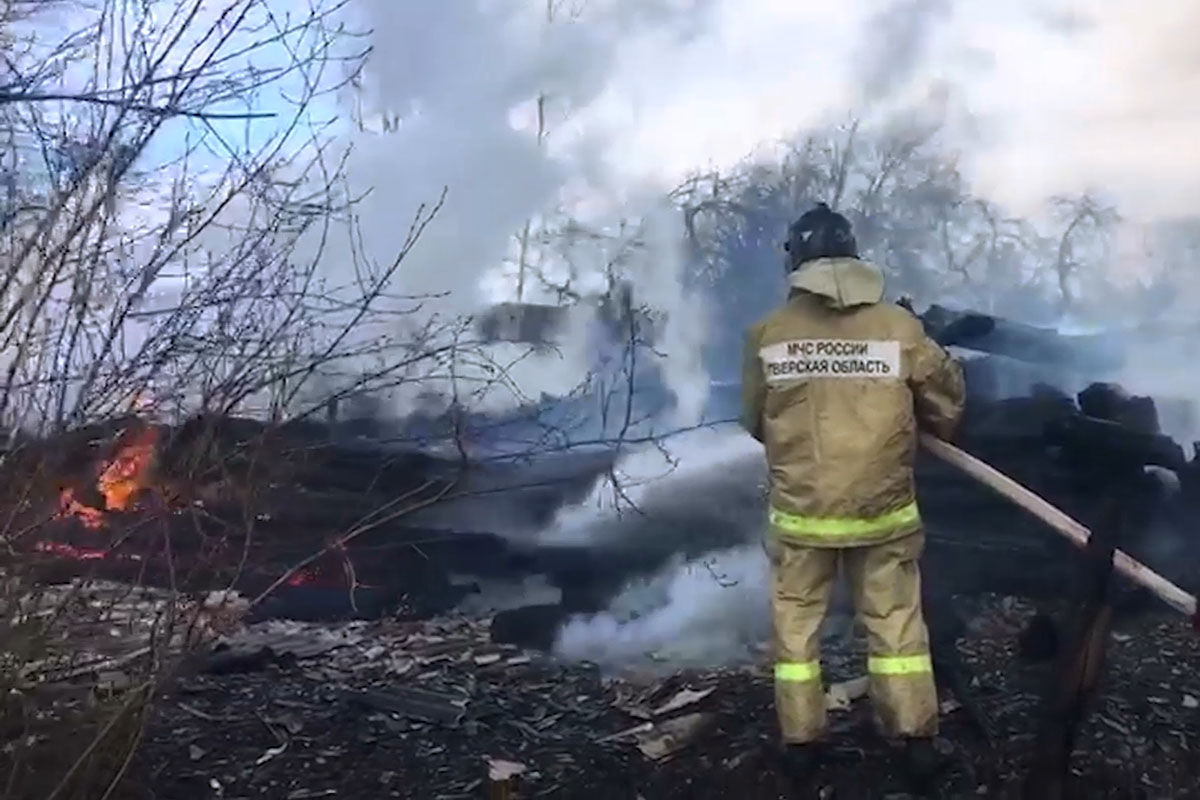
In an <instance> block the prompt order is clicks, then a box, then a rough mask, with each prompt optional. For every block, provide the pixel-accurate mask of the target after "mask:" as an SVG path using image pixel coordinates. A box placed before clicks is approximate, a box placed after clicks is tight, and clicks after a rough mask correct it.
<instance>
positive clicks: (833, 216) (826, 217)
mask: <svg viewBox="0 0 1200 800" xmlns="http://www.w3.org/2000/svg"><path fill="white" fill-rule="evenodd" d="M783 249H784V250H786V251H787V252H788V268H789V269H793V270H794V269H796V268H797V267H799V266H800V265H801V264H803V263H804V262H805V261H812V260H813V259H816V258H839V257H849V258H857V257H858V242H856V241H855V240H854V231H853V229H852V228H851V226H850V220H848V219H846V218H845V217H843V216H842V215H841V214H839V213H837V212H836V211H834V210H833V209H831V208H830V207H829V206H828V205H826V204H825V203H817V205H816V207H815V208H813V209H812V210H811V211H808V212H805V214H804V215H803V216H801V217H800V219H798V220H796V221H795V222H793V223H792V224H791V226H790V227H789V228H788V240H787V242H785V243H784V245H783Z"/></svg>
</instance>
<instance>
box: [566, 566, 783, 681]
mask: <svg viewBox="0 0 1200 800" xmlns="http://www.w3.org/2000/svg"><path fill="white" fill-rule="evenodd" d="M769 577H770V576H769V573H768V569H767V558H766V555H765V553H764V551H763V549H762V548H761V547H743V548H737V549H731V550H726V551H723V552H720V553H717V554H714V555H711V556H708V557H705V558H702V559H698V560H694V561H687V560H684V559H682V558H679V559H676V560H675V562H674V563H672V564H671V565H670V566H669V567H668V568H667V569H665V570H663V571H662V572H661V573H659V574H658V575H655V576H653V577H652V578H649V579H647V580H640V581H635V582H634V583H632V584H630V585H629V586H627V587H626V588H625V589H624V591H622V592H621V594H620V595H619V596H618V597H617V598H616V599H615V600H614V601H613V603H612V606H611V607H610V608H609V610H608V611H607V612H605V613H601V614H596V615H592V616H579V617H575V618H573V619H572V620H570V621H569V622H568V623H567V624H566V625H565V626H564V627H563V629H562V630H561V631H560V633H559V636H558V640H557V642H556V644H555V651H556V653H557V654H558V655H560V656H561V657H563V658H567V659H571V660H580V661H592V662H595V663H598V664H603V665H606V666H611V665H621V664H630V663H639V662H640V663H646V662H648V661H651V660H661V661H666V662H669V663H671V664H673V665H679V664H699V665H711V664H714V663H730V662H734V661H737V660H739V659H742V658H750V657H752V656H753V655H754V654H755V652H756V650H757V648H758V646H760V645H761V644H762V643H763V641H764V640H765V639H766V637H767V635H768V633H769V632H770V624H771V616H770V605H769V599H768V598H769V593H768V587H769Z"/></svg>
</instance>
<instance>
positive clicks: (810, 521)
mask: <svg viewBox="0 0 1200 800" xmlns="http://www.w3.org/2000/svg"><path fill="white" fill-rule="evenodd" d="M920 521H921V512H920V511H919V510H918V508H917V501H916V500H913V501H912V502H910V503H907V504H905V505H903V506H900V508H897V509H893V510H892V511H888V512H886V513H884V514H880V515H879V516H876V517H865V518H858V517H810V516H806V515H804V514H791V513H789V512H787V511H780V510H779V509H777V508H772V509H771V511H770V522H771V524H772V525H773V526H775V527H776V528H778V529H779V530H781V531H783V532H784V533H791V534H795V535H797V536H818V537H822V538H825V537H828V538H830V539H837V538H838V537H845V536H868V535H870V534H872V533H883V532H887V531H892V530H895V529H897V528H902V527H906V526H910V525H917V524H919V523H920Z"/></svg>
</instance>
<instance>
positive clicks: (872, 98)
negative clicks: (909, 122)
mask: <svg viewBox="0 0 1200 800" xmlns="http://www.w3.org/2000/svg"><path fill="white" fill-rule="evenodd" d="M950 14H951V3H950V0H895V1H894V2H891V3H889V4H888V5H886V6H885V7H884V8H882V9H881V10H879V11H878V12H876V13H875V14H874V15H873V16H872V18H871V19H870V20H868V22H867V26H866V35H865V36H864V38H863V42H862V45H861V53H860V56H859V59H860V68H861V74H862V93H863V99H864V101H865V103H866V105H867V106H870V105H873V104H874V103H876V102H878V101H880V100H883V99H885V98H887V97H889V96H891V95H892V94H894V93H895V92H896V91H897V90H899V89H902V88H904V87H905V85H906V84H907V83H908V82H909V81H911V80H912V79H913V78H914V76H915V75H916V73H917V70H918V68H919V67H920V66H921V65H922V63H923V62H924V60H925V58H926V57H927V54H928V45H929V41H930V38H931V37H932V35H933V29H934V27H935V25H936V23H938V22H941V21H945V20H947V19H949V17H950Z"/></svg>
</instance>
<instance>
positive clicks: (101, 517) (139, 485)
mask: <svg viewBox="0 0 1200 800" xmlns="http://www.w3.org/2000/svg"><path fill="white" fill-rule="evenodd" d="M121 440H124V441H121ZM118 441H120V442H121V444H120V445H119V447H118V449H117V453H116V455H115V456H114V457H113V458H112V460H111V461H109V462H108V463H107V464H105V465H104V468H103V469H101V470H100V476H99V477H98V478H97V479H96V490H97V491H98V492H99V493H100V496H101V497H102V498H104V508H102V509H100V508H94V507H92V506H89V505H87V504H86V503H83V502H82V501H80V499H79V498H78V497H77V496H76V494H75V490H74V489H70V488H67V489H64V490H63V491H62V493H61V494H60V495H59V514H58V515H59V516H62V517H67V516H71V517H75V518H77V519H79V521H80V522H82V523H83V525H84V527H87V528H89V529H91V530H98V529H100V528H103V527H104V526H105V524H106V521H105V517H106V515H107V512H110V511H129V510H130V509H132V508H133V507H134V505H135V504H136V502H137V500H138V498H139V497H140V495H141V493H142V492H143V490H145V489H147V488H149V485H150V478H151V473H152V470H153V467H154V456H155V453H156V450H157V447H158V430H157V429H156V428H154V427H153V426H150V425H142V426H139V427H137V428H135V429H129V428H127V429H125V430H124V431H122V432H121V434H120V436H119V437H118Z"/></svg>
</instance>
